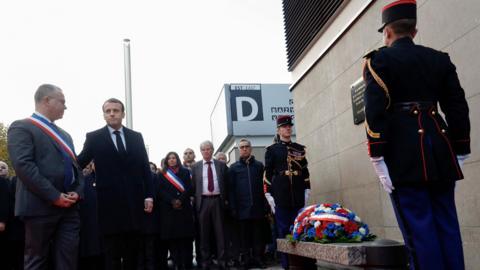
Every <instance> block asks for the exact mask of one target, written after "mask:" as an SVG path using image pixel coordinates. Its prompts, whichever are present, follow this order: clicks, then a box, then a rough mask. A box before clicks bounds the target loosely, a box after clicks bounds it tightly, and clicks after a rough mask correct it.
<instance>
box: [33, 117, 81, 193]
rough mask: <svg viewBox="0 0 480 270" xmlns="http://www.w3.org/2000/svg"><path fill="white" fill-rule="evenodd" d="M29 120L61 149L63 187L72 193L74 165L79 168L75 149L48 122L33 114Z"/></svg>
mask: <svg viewBox="0 0 480 270" xmlns="http://www.w3.org/2000/svg"><path fill="white" fill-rule="evenodd" d="M28 120H29V121H30V122H31V123H32V124H33V125H34V126H36V127H38V128H39V129H40V130H41V131H43V132H44V133H45V134H46V135H47V136H48V137H50V138H51V139H52V140H53V141H54V142H55V143H56V144H57V145H58V146H59V147H60V152H61V154H62V156H63V157H64V167H65V176H64V180H63V187H64V191H65V192H69V191H71V185H72V183H73V182H74V181H75V178H74V172H73V167H72V166H73V165H74V166H75V167H77V168H78V165H77V157H76V155H75V152H74V151H73V147H72V146H70V145H69V144H68V143H67V142H66V141H65V139H64V138H63V137H62V134H61V133H60V130H58V128H57V127H56V126H55V125H54V124H52V123H50V122H48V121H47V120H46V119H44V118H42V117H40V116H38V115H36V114H33V115H32V116H30V117H29V118H28Z"/></svg>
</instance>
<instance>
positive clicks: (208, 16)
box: [0, 0, 290, 163]
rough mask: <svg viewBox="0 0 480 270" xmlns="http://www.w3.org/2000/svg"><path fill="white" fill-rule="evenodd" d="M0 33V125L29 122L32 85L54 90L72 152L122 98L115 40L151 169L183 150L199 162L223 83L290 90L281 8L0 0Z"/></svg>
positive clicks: (225, 2) (258, 2)
mask: <svg viewBox="0 0 480 270" xmlns="http://www.w3.org/2000/svg"><path fill="white" fill-rule="evenodd" d="M0 25H2V30H1V37H0V39H1V47H0V59H1V60H0V74H1V75H0V85H1V100H2V103H1V106H0V121H1V122H3V123H5V124H7V125H8V124H10V123H11V122H12V121H13V120H15V119H19V118H23V117H26V116H28V115H29V114H30V113H31V112H32V111H33V108H34V104H33V93H34V91H35V89H36V88H37V87H38V85H40V84H42V83H53V84H56V85H58V86H60V87H61V88H62V89H63V90H64V93H65V96H66V99H67V107H68V109H67V111H66V112H65V115H64V118H63V119H62V120H59V121H58V124H59V125H60V126H61V127H63V128H64V129H66V130H67V131H68V132H69V133H70V134H71V135H72V136H73V139H74V141H75V147H76V149H77V152H79V151H80V150H81V148H82V146H83V142H84V140H85V133H86V132H88V131H92V130H94V129H97V128H100V127H102V126H104V125H105V122H104V120H103V117H102V112H101V105H102V103H103V101H104V100H106V99H107V98H109V97H118V98H120V99H122V100H124V74H123V72H124V70H123V47H122V40H123V39H124V38H130V39H131V47H132V87H133V93H134V96H133V109H134V112H133V123H134V129H135V130H137V131H140V132H142V134H143V136H144V139H145V142H146V144H147V145H148V147H149V152H150V158H151V160H152V161H153V162H155V163H159V162H160V159H161V158H162V157H163V156H164V155H165V154H166V153H167V152H168V151H170V150H173V151H178V152H179V153H181V152H182V151H183V150H184V149H185V148H186V147H191V148H193V149H194V150H195V152H196V153H197V157H199V156H200V153H199V150H198V148H199V143H200V142H202V141H203V140H205V139H210V128H209V116H210V112H211V110H212V108H213V105H214V103H215V100H216V98H217V96H218V94H219V91H220V90H221V88H222V85H223V83H289V82H290V74H289V73H288V72H287V65H286V53H285V45H284V44H285V42H284V34H283V18H282V7H281V1H280V0H212V1H210V0H206V1H198V0H197V1H193V0H188V1H164V0H157V1H118V0H115V1H113V0H109V1H99V0H96V1H92V0H84V1H65V0H57V1H53V0H45V1H34V0H29V1H22V0H17V1H2V3H1V4H0Z"/></svg>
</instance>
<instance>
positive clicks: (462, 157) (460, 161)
mask: <svg viewBox="0 0 480 270" xmlns="http://www.w3.org/2000/svg"><path fill="white" fill-rule="evenodd" d="M469 157H470V154H466V155H457V160H458V165H460V169H463V163H464V162H465V160H467V159H468V158H469Z"/></svg>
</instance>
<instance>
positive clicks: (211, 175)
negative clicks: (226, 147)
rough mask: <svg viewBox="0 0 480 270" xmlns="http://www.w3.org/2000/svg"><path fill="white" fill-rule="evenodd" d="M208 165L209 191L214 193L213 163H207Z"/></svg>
mask: <svg viewBox="0 0 480 270" xmlns="http://www.w3.org/2000/svg"><path fill="white" fill-rule="evenodd" d="M207 164H208V170H207V175H208V191H209V192H213V171H212V162H211V161H207Z"/></svg>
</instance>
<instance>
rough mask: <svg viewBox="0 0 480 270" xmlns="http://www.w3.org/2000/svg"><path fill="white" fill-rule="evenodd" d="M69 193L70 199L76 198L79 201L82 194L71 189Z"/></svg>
mask: <svg viewBox="0 0 480 270" xmlns="http://www.w3.org/2000/svg"><path fill="white" fill-rule="evenodd" d="M67 195H68V196H69V197H70V199H72V200H74V201H75V202H77V201H78V200H79V199H80V196H78V193H76V192H75V191H70V192H68V193H67Z"/></svg>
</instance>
